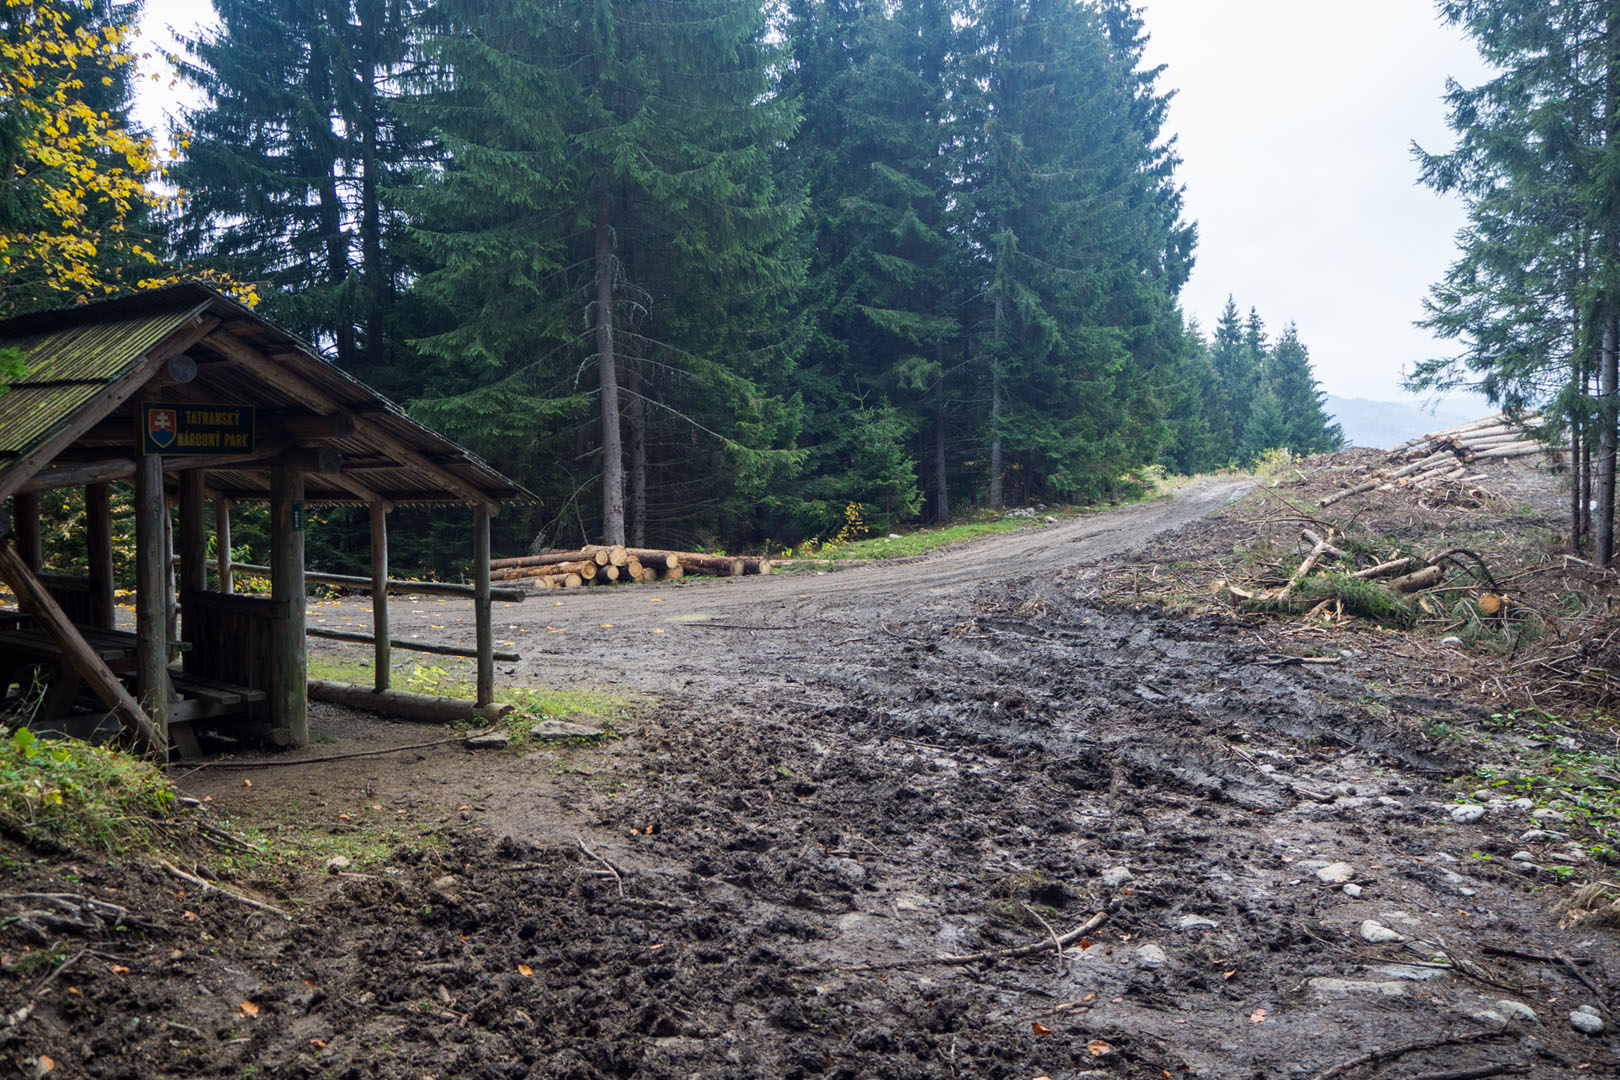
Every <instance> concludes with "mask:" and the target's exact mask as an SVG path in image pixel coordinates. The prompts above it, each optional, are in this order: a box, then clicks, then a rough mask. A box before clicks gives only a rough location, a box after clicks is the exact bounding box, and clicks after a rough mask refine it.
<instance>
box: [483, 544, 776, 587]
mask: <svg viewBox="0 0 1620 1080" xmlns="http://www.w3.org/2000/svg"><path fill="white" fill-rule="evenodd" d="M489 570H490V575H489V576H490V580H491V581H509V582H512V583H513V584H516V585H521V586H525V587H528V588H534V589H577V588H580V587H582V586H587V585H609V584H613V583H614V582H626V583H634V584H640V583H642V582H649V581H676V580H679V579H680V578H682V577H685V576H687V575H689V574H691V575H704V574H706V575H709V576H712V577H741V576H743V575H744V574H769V573H770V572H771V561H770V560H769V559H766V558H762V557H759V556H733V555H705V554H702V553H700V552H695V551H663V550H660V549H658V548H630V547H624V546H622V545H612V546H604V545H591V546H588V547H583V548H579V549H578V550H575V551H548V552H544V553H542V554H539V555H520V556H516V557H514V558H510V559H491V560H490V563H489Z"/></svg>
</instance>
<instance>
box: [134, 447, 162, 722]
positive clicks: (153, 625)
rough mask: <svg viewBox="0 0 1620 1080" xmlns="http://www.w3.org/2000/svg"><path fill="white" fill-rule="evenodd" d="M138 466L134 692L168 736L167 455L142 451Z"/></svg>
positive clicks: (136, 487) (136, 474)
mask: <svg viewBox="0 0 1620 1080" xmlns="http://www.w3.org/2000/svg"><path fill="white" fill-rule="evenodd" d="M139 465H140V467H139V468H138V469H137V470H136V472H135V636H136V639H137V641H138V642H139V646H138V648H139V652H138V654H137V657H136V662H135V685H136V693H137V695H138V696H139V698H140V702H141V707H142V708H144V709H145V710H146V715H147V716H149V717H151V718H152V724H153V726H154V727H156V728H157V730H158V731H159V732H161V733H162V736H163V742H164V745H165V746H167V745H168V741H169V714H168V704H169V679H168V668H169V646H168V638H169V633H168V609H167V594H168V588H167V586H165V584H164V582H165V581H166V580H167V579H168V576H169V564H168V552H167V550H166V548H165V546H164V543H163V533H164V528H165V523H166V522H167V521H168V518H169V512H168V510H167V509H166V508H165V507H164V505H163V459H162V458H160V457H156V456H154V457H143V458H141V459H139Z"/></svg>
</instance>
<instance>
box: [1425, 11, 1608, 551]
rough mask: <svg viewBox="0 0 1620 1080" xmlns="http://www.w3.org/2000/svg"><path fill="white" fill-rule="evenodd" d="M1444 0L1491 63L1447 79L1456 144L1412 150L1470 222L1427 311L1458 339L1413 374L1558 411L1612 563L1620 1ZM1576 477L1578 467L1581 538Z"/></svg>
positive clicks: (1442, 331)
mask: <svg viewBox="0 0 1620 1080" xmlns="http://www.w3.org/2000/svg"><path fill="white" fill-rule="evenodd" d="M1439 8H1440V12H1441V15H1442V17H1443V18H1444V19H1445V20H1446V21H1448V22H1450V23H1452V24H1453V25H1456V26H1458V27H1460V28H1462V29H1463V30H1465V31H1466V32H1467V33H1468V34H1469V35H1470V36H1471V37H1473V38H1474V40H1475V42H1476V44H1477V45H1478V47H1479V51H1480V55H1481V56H1482V58H1484V59H1485V60H1486V61H1487V62H1488V63H1489V64H1490V66H1491V68H1492V70H1493V75H1492V77H1491V78H1489V79H1487V80H1486V81H1485V82H1483V83H1481V84H1480V85H1478V86H1474V87H1464V86H1461V85H1457V84H1452V85H1451V86H1450V87H1449V88H1448V92H1447V104H1448V106H1449V110H1450V124H1451V127H1452V129H1453V130H1454V131H1455V132H1456V133H1457V136H1458V144H1457V147H1456V149H1455V150H1453V151H1451V152H1449V153H1445V154H1430V153H1426V152H1424V151H1423V150H1422V149H1421V148H1417V147H1414V151H1415V153H1416V156H1417V158H1418V161H1419V164H1420V166H1421V167H1422V176H1423V180H1424V182H1425V183H1427V184H1428V185H1429V186H1431V187H1433V188H1435V189H1436V190H1438V191H1443V192H1450V193H1456V194H1460V195H1461V196H1462V197H1463V199H1464V200H1465V202H1466V204H1467V205H1468V211H1469V222H1468V225H1467V227H1466V228H1465V229H1464V230H1463V232H1462V233H1461V234H1460V236H1459V244H1460V249H1461V250H1460V252H1459V255H1458V258H1457V260H1456V262H1455V263H1454V264H1453V266H1452V268H1451V270H1450V271H1449V272H1448V274H1447V275H1446V278H1445V279H1444V280H1443V281H1441V282H1439V283H1437V284H1436V285H1435V286H1434V287H1433V288H1432V290H1431V293H1430V298H1429V301H1428V304H1427V312H1428V314H1427V318H1426V320H1425V325H1426V326H1428V327H1429V328H1430V329H1432V330H1434V331H1435V332H1436V333H1437V334H1439V335H1440V336H1442V337H1446V338H1450V339H1454V340H1455V341H1457V342H1458V343H1459V351H1458V352H1456V353H1454V354H1452V355H1448V356H1441V357H1436V358H1434V359H1432V360H1431V361H1429V362H1428V363H1425V364H1422V365H1419V366H1418V368H1417V369H1416V370H1415V371H1414V373H1413V376H1412V378H1411V380H1410V383H1411V385H1412V386H1413V387H1414V388H1422V389H1428V388H1435V389H1443V388H1447V387H1452V386H1458V385H1468V386H1472V387H1474V388H1477V389H1479V390H1481V391H1483V392H1484V393H1485V394H1487V396H1489V397H1490V398H1491V399H1492V400H1493V401H1495V402H1497V403H1499V404H1501V405H1503V406H1504V407H1505V408H1506V409H1507V410H1508V411H1509V412H1510V413H1515V412H1518V411H1520V410H1523V409H1528V408H1541V409H1542V410H1543V412H1544V414H1547V415H1550V416H1561V417H1563V418H1564V420H1565V424H1566V426H1567V430H1568V432H1569V435H1570V440H1571V443H1572V444H1573V445H1574V447H1575V448H1576V452H1577V456H1579V455H1580V454H1581V453H1583V451H1584V452H1586V453H1595V454H1596V458H1597V464H1598V471H1599V474H1600V475H1599V484H1598V498H1597V502H1598V508H1597V511H1596V533H1597V536H1596V540H1597V545H1596V561H1597V562H1598V563H1599V564H1606V563H1608V562H1609V561H1610V560H1611V559H1612V558H1613V555H1614V551H1613V516H1614V450H1615V444H1616V393H1615V392H1616V382H1617V380H1616V370H1617V359H1620V332H1617V320H1620V59H1617V58H1616V57H1617V54H1616V52H1615V42H1616V41H1620V11H1616V10H1615V9H1614V8H1613V5H1600V4H1555V5H1545V4H1531V3H1527V2H1525V0H1448V2H1445V3H1441V4H1440V5H1439ZM1594 382H1595V383H1596V385H1595V386H1594V385H1593V384H1594ZM1594 390H1595V391H1596V393H1595V397H1594V396H1593V394H1592V391H1594ZM1556 427H1557V425H1549V428H1550V429H1553V430H1556ZM1580 488H1581V483H1580V479H1579V478H1578V477H1577V478H1576V482H1575V484H1574V491H1573V492H1572V516H1573V517H1574V522H1573V528H1572V533H1573V534H1575V535H1579V534H1580V532H1581V531H1582V519H1583V517H1584V514H1585V508H1586V502H1587V501H1586V500H1585V499H1584V498H1582V497H1581V496H1580V495H1579V491H1580Z"/></svg>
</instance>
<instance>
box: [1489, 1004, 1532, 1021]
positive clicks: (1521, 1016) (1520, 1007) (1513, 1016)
mask: <svg viewBox="0 0 1620 1080" xmlns="http://www.w3.org/2000/svg"><path fill="white" fill-rule="evenodd" d="M1496 1011H1497V1012H1499V1013H1501V1014H1502V1015H1503V1016H1505V1017H1507V1018H1508V1019H1509V1020H1523V1021H1524V1022H1525V1023H1527V1024H1534V1023H1535V1022H1536V1010H1534V1009H1532V1008H1531V1007H1530V1006H1528V1005H1526V1004H1525V1003H1524V1002H1522V1001H1514V1000H1513V999H1512V998H1502V999H1501V1000H1500V1001H1498V1002H1497V1003H1496Z"/></svg>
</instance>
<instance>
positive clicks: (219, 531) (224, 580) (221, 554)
mask: <svg viewBox="0 0 1620 1080" xmlns="http://www.w3.org/2000/svg"><path fill="white" fill-rule="evenodd" d="M214 572H215V574H216V575H217V576H218V577H219V591H220V592H221V593H223V594H225V595H226V596H229V595H230V594H231V593H233V592H235V591H236V581H235V575H234V574H232V573H231V500H229V499H215V500H214Z"/></svg>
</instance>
